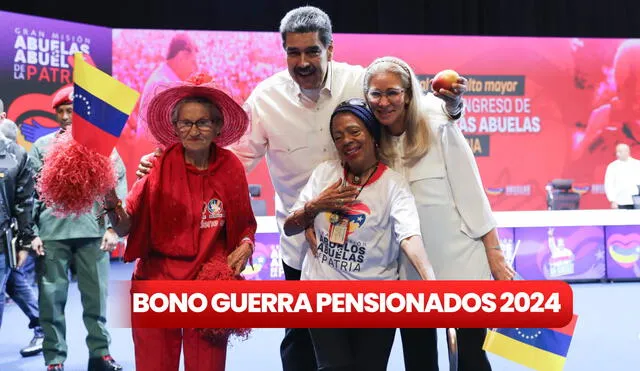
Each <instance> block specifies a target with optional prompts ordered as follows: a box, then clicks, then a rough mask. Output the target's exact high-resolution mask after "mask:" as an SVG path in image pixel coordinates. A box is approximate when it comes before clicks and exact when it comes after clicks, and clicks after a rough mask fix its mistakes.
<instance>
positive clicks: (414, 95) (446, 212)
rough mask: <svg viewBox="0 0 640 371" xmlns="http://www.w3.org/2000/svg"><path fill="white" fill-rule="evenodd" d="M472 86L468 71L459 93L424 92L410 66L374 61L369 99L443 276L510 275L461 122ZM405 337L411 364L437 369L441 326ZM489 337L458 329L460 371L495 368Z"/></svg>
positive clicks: (408, 270) (403, 271)
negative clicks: (486, 345) (489, 354)
mask: <svg viewBox="0 0 640 371" xmlns="http://www.w3.org/2000/svg"><path fill="white" fill-rule="evenodd" d="M465 90H466V80H465V79H464V78H463V77H461V78H460V79H459V80H458V82H457V83H454V84H453V86H452V91H448V90H444V89H441V90H440V91H438V92H434V93H433V94H432V93H429V94H427V95H426V96H425V95H423V93H422V89H421V87H420V84H419V82H418V79H417V78H416V75H415V73H414V72H413V71H412V69H411V68H410V67H409V65H407V63H406V62H404V61H402V60H400V59H398V58H394V57H384V58H379V59H376V60H375V61H373V62H372V63H371V65H369V67H368V68H367V70H366V75H365V79H364V92H365V96H366V99H367V102H368V104H369V106H370V107H371V109H372V111H373V112H374V114H375V116H376V118H377V119H378V120H379V121H380V123H381V124H382V127H383V130H382V135H381V140H380V155H381V159H382V160H383V161H385V162H387V163H388V164H390V165H391V167H392V168H393V169H395V170H397V171H398V172H400V173H401V174H403V175H404V177H405V178H406V180H407V181H408V182H409V186H410V187H411V191H412V192H413V195H414V197H415V200H416V205H417V208H418V214H419V215H420V224H421V231H422V236H423V238H424V248H425V249H426V251H427V254H428V256H429V259H430V260H431V262H432V264H433V268H434V272H435V276H436V277H437V279H440V280H489V279H491V277H492V276H493V277H494V278H495V279H500V280H510V279H512V278H513V276H514V271H513V270H512V268H511V267H510V266H509V265H508V264H507V263H506V261H505V258H504V254H503V252H502V250H501V249H500V241H499V239H498V233H497V231H496V221H495V219H494V217H493V215H492V211H491V207H490V205H489V201H488V199H487V196H486V194H485V193H484V188H483V186H482V181H481V179H480V173H479V171H478V168H477V165H476V162H475V159H474V157H473V153H472V152H471V149H470V148H469V145H468V143H467V141H466V140H465V138H464V136H463V135H462V132H461V131H460V129H459V127H458V126H457V124H456V120H457V119H458V118H460V117H461V115H462V110H463V101H462V94H463V93H464V92H465ZM440 106H442V108H443V109H438V108H439V107H440ZM434 108H435V109H434ZM400 260H401V261H400V277H401V279H419V275H418V274H417V272H416V271H415V269H414V268H413V266H412V265H411V264H409V262H408V261H407V260H406V258H405V257H404V256H401V257H400ZM401 335H402V344H403V352H404V359H405V367H406V369H407V370H437V369H438V364H437V341H436V331H435V329H401ZM485 335H486V329H458V330H457V341H458V352H459V364H458V367H459V368H458V369H459V370H460V371H470V370H473V371H485V370H491V366H490V364H489V361H488V359H487V357H486V354H485V352H484V351H483V350H482V344H483V342H484V338H485Z"/></svg>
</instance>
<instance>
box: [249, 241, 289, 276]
mask: <svg viewBox="0 0 640 371" xmlns="http://www.w3.org/2000/svg"><path fill="white" fill-rule="evenodd" d="M242 275H243V276H244V278H245V279H248V280H283V279H284V270H283V269H282V256H281V254H280V234H278V233H258V234H256V251H255V252H254V253H253V267H251V266H250V265H249V264H247V267H246V268H245V270H244V271H242Z"/></svg>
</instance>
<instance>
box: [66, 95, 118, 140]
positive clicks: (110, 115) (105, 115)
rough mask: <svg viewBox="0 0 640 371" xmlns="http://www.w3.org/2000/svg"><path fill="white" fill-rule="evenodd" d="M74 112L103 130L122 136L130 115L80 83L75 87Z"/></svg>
mask: <svg viewBox="0 0 640 371" xmlns="http://www.w3.org/2000/svg"><path fill="white" fill-rule="evenodd" d="M73 94H74V96H75V97H74V99H73V114H74V115H79V116H81V117H82V118H83V119H84V120H85V121H87V122H89V123H91V124H92V125H94V126H96V127H98V128H100V129H101V130H103V131H105V132H107V133H109V134H111V135H113V136H115V137H116V138H118V137H120V134H121V133H122V129H123V128H124V125H125V123H126V122H127V119H128V118H129V116H127V115H126V114H124V113H123V112H122V111H120V110H118V109H116V108H115V107H113V106H112V105H110V104H109V103H107V102H105V101H103V100H101V99H100V98H97V97H96V96H94V95H93V94H91V93H89V92H88V91H86V90H84V89H83V88H82V87H80V86H79V85H78V84H76V85H75V86H74V88H73Z"/></svg>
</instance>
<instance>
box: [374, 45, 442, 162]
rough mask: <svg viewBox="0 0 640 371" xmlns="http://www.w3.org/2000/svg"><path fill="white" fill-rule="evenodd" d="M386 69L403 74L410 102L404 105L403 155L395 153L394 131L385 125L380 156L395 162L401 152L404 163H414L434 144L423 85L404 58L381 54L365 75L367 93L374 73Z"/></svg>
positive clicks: (389, 71)
mask: <svg viewBox="0 0 640 371" xmlns="http://www.w3.org/2000/svg"><path fill="white" fill-rule="evenodd" d="M384 72H388V73H393V74H395V75H396V76H398V77H399V78H400V80H401V81H402V87H403V88H404V89H405V94H407V95H408V96H409V103H407V105H406V106H405V118H404V120H405V122H404V124H405V133H406V134H405V137H404V153H403V154H400V155H398V154H397V153H396V150H395V148H394V146H393V143H392V142H391V133H389V130H388V129H387V128H386V127H383V130H382V135H381V137H380V148H379V152H380V157H381V159H382V160H383V161H384V162H386V163H387V164H393V162H394V160H395V159H396V158H397V157H398V156H400V157H401V158H402V159H403V160H404V163H405V164H408V165H411V164H413V163H415V162H416V161H417V160H419V159H420V158H422V157H424V155H426V154H427V152H429V148H430V146H431V136H432V132H431V128H430V126H429V119H428V117H427V114H426V113H425V109H424V99H422V97H423V94H422V87H421V86H420V81H418V78H417V77H416V74H415V73H414V72H413V70H412V69H411V67H409V65H408V64H407V63H406V62H405V61H403V60H401V59H399V58H395V57H382V58H378V59H376V60H374V61H373V62H372V63H371V64H370V65H369V67H367V70H366V72H365V77H364V94H365V96H366V95H367V92H368V90H369V83H370V82H371V79H372V78H373V76H375V75H377V74H379V73H384Z"/></svg>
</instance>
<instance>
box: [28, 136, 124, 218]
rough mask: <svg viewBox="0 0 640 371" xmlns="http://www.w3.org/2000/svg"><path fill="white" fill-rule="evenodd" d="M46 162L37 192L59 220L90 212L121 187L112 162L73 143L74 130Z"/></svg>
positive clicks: (57, 144) (56, 142)
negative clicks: (105, 196)
mask: <svg viewBox="0 0 640 371" xmlns="http://www.w3.org/2000/svg"><path fill="white" fill-rule="evenodd" d="M43 161H44V164H43V167H42V170H41V172H40V175H39V177H38V183H37V186H36V189H37V191H38V193H39V196H40V199H41V200H42V201H44V203H45V204H46V205H47V207H50V208H52V209H53V212H54V214H55V215H57V216H61V217H65V216H71V215H74V214H76V215H79V214H84V213H87V212H90V211H91V209H92V207H93V204H94V202H95V201H98V200H99V199H100V197H102V196H103V195H105V194H106V193H107V192H109V191H110V190H112V189H114V188H115V186H116V183H117V177H116V172H115V169H114V167H113V164H112V162H111V159H109V158H108V157H106V156H103V155H101V154H98V153H95V152H93V151H91V150H90V149H88V148H87V147H85V146H83V145H81V144H79V143H78V142H76V141H75V140H73V137H72V136H71V132H70V130H67V131H66V132H65V133H62V134H60V135H58V136H57V137H56V139H55V140H54V142H53V143H52V146H51V148H50V150H49V151H48V152H47V154H46V155H45V156H44V159H43Z"/></svg>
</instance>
